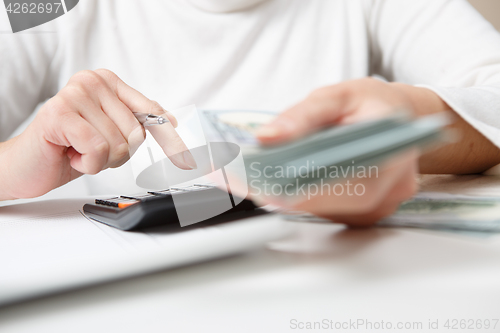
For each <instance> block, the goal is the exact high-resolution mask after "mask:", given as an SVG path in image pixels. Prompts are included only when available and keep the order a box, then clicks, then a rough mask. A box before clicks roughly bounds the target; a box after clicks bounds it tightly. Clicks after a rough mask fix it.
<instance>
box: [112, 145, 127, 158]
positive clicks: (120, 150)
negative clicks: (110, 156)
mask: <svg viewBox="0 0 500 333" xmlns="http://www.w3.org/2000/svg"><path fill="white" fill-rule="evenodd" d="M114 155H115V159H116V160H122V159H124V158H126V157H127V156H128V155H129V146H128V144H127V143H122V144H120V145H118V147H116V149H115V151H114Z"/></svg>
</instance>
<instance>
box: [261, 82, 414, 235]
mask: <svg viewBox="0 0 500 333" xmlns="http://www.w3.org/2000/svg"><path fill="white" fill-rule="evenodd" d="M404 86H405V87H403V85H401V84H393V83H385V82H382V81H379V80H375V79H368V78H367V79H360V80H355V81H348V82H345V83H341V84H337V85H333V86H329V87H324V88H320V89H318V90H316V91H314V92H312V93H311V94H310V95H309V96H308V97H307V98H306V99H305V100H304V101H302V102H300V103H299V104H297V105H295V106H293V107H292V108H290V109H288V110H286V111H285V112H284V113H282V114H281V115H280V116H278V117H277V118H276V119H275V120H274V121H273V122H272V123H270V124H269V125H267V126H265V127H264V128H262V129H261V130H260V131H259V132H258V133H257V137H258V138H259V140H260V141H261V143H262V144H264V145H271V144H277V143H283V142H286V141H290V140H293V139H297V138H299V137H302V136H304V135H306V134H309V133H311V132H314V131H317V130H319V129H321V128H324V127H328V126H331V125H336V124H349V123H354V122H358V121H363V120H369V119H375V118H380V117H384V116H387V115H388V114H390V113H391V112H393V110H395V109H407V110H410V111H413V110H414V107H413V103H412V99H411V98H410V96H409V95H408V94H407V93H406V89H407V88H408V87H409V88H412V89H423V88H414V87H411V86H406V85H404ZM419 93H422V91H420V92H419ZM417 162H418V154H417V152H416V151H415V150H414V151H410V152H406V153H403V154H400V155H398V156H395V157H393V158H392V159H390V160H389V161H386V163H384V164H383V165H382V166H381V167H380V168H379V172H378V177H376V178H364V179H354V180H350V181H351V184H354V185H356V184H362V185H363V188H364V189H365V191H364V193H363V195H359V196H358V195H350V196H349V195H347V194H343V195H335V194H333V193H330V194H329V195H315V196H311V197H310V198H309V199H308V200H306V201H302V202H300V203H298V204H294V205H293V206H292V207H287V208H290V209H293V210H302V211H308V212H310V213H313V214H315V215H318V216H322V217H326V218H329V219H332V220H335V221H336V222H342V223H346V224H350V225H356V226H366V225H371V224H373V223H375V222H376V221H378V220H380V219H381V218H383V217H385V216H387V215H390V214H392V213H393V212H394V211H395V210H396V209H397V208H398V207H399V204H400V203H401V202H402V201H405V200H407V199H409V198H410V197H412V196H413V194H414V193H415V192H416V189H417V184H416V175H417ZM267 199H269V200H268V201H269V202H271V203H276V202H278V201H275V200H273V198H267Z"/></svg>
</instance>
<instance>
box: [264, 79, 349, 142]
mask: <svg viewBox="0 0 500 333" xmlns="http://www.w3.org/2000/svg"><path fill="white" fill-rule="evenodd" d="M335 90H336V89H335V87H328V88H322V89H319V90H316V91H315V92H313V93H312V94H311V95H310V96H309V97H307V98H306V99H305V100H303V101H302V102H300V103H299V104H297V105H295V106H293V107H292V108H290V109H288V110H286V111H285V112H283V113H282V114H280V115H279V116H278V117H276V118H275V119H274V120H273V121H272V122H271V123H269V124H268V125H266V126H264V127H262V128H261V129H259V131H257V133H256V136H257V138H258V139H259V141H260V142H261V143H262V144H264V145H272V144H278V143H282V142H286V141H291V140H294V139H297V138H299V137H302V136H304V135H307V134H309V133H311V132H314V131H317V130H318V129H321V128H323V127H326V126H328V125H332V124H334V123H336V122H338V121H339V120H340V118H341V117H342V116H343V114H344V110H345V98H344V96H339V94H338V93H337V92H336V91H335Z"/></svg>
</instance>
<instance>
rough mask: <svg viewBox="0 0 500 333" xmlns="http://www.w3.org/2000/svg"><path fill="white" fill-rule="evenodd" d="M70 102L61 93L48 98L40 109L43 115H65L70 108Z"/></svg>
mask: <svg viewBox="0 0 500 333" xmlns="http://www.w3.org/2000/svg"><path fill="white" fill-rule="evenodd" d="M71 109H72V108H71V104H69V103H68V101H67V100H66V99H65V98H63V97H62V96H61V95H56V96H54V97H52V98H51V99H49V100H48V101H47V103H46V104H45V105H44V108H43V109H42V110H41V114H42V116H44V117H50V118H52V117H54V118H55V117H61V116H65V115H66V114H67V113H68V112H69V111H70V110H71Z"/></svg>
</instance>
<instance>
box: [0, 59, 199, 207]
mask: <svg viewBox="0 0 500 333" xmlns="http://www.w3.org/2000/svg"><path fill="white" fill-rule="evenodd" d="M132 111H134V112H143V113H152V114H157V115H163V116H166V117H168V118H169V120H170V123H169V124H165V125H162V126H161V127H162V135H161V136H162V140H163V144H162V143H160V145H161V146H162V148H163V150H164V151H165V153H166V154H167V156H174V155H175V154H177V153H179V152H182V151H186V150H187V147H186V146H185V144H184V143H183V142H182V140H181V138H180V137H179V135H178V134H177V133H176V132H175V129H174V127H177V120H176V119H175V117H173V116H172V115H171V114H170V113H169V112H167V111H166V110H164V109H163V108H162V107H161V106H160V105H159V104H158V103H156V102H154V101H151V100H149V99H148V98H146V97H145V96H144V95H142V94H141V93H139V92H138V91H136V90H134V89H133V88H131V87H129V86H128V85H126V84H125V83H124V82H123V81H122V80H121V79H120V78H119V77H118V76H116V75H115V74H114V73H113V72H111V71H108V70H104V69H100V70H96V71H82V72H78V73H77V74H75V75H74V76H73V77H72V78H71V79H70V80H69V82H68V84H67V85H66V86H65V87H64V88H63V89H61V91H59V92H58V93H57V95H55V96H54V97H53V98H51V99H50V100H49V101H47V103H45V105H43V106H42V108H41V109H40V112H39V113H38V114H37V116H36V118H35V120H34V121H33V122H32V123H31V124H30V125H29V126H28V128H27V129H26V130H25V131H24V132H23V133H22V134H21V135H19V136H18V137H16V138H14V139H12V140H10V141H8V142H4V143H2V144H1V146H0V147H1V148H2V149H0V160H2V163H1V164H2V165H0V184H1V188H0V200H2V199H17V198H32V197H37V196H40V195H43V194H45V193H47V192H49V191H50V190H52V189H54V188H57V187H59V186H61V185H64V184H65V183H67V182H69V181H71V180H73V179H75V178H77V177H79V176H81V175H82V174H96V173H98V172H100V171H101V170H104V169H107V168H114V167H118V166H120V165H122V164H123V163H125V162H126V161H127V160H128V159H129V158H130V156H131V155H132V154H133V153H134V152H135V150H137V148H138V147H139V146H140V145H141V143H142V142H143V141H144V138H145V131H144V127H143V126H142V125H141V124H140V123H139V122H138V121H137V119H136V118H135V116H134V115H133V114H132ZM171 159H172V162H173V163H174V164H176V165H177V166H178V167H180V168H182V169H191V168H190V167H189V165H186V164H185V163H183V161H178V160H175V157H174V158H171Z"/></svg>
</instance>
